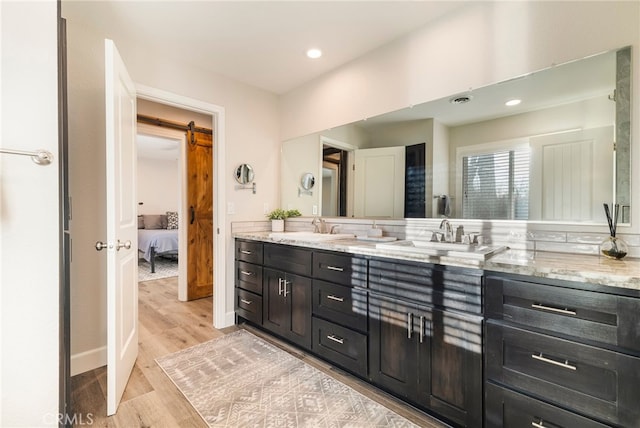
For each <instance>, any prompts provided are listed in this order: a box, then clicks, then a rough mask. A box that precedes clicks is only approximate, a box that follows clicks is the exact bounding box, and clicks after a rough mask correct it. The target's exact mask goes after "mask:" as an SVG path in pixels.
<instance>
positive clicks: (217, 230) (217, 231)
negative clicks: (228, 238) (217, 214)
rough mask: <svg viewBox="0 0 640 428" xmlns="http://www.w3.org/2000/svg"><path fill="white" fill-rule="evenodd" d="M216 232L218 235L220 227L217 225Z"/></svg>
mask: <svg viewBox="0 0 640 428" xmlns="http://www.w3.org/2000/svg"><path fill="white" fill-rule="evenodd" d="M216 233H217V234H218V235H220V228H219V227H218V228H217V229H216Z"/></svg>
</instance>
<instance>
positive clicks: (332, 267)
mask: <svg viewBox="0 0 640 428" xmlns="http://www.w3.org/2000/svg"><path fill="white" fill-rule="evenodd" d="M327 269H329V270H335V271H336V272H344V268H341V267H338V266H331V265H327Z"/></svg>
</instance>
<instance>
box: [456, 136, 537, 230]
mask: <svg viewBox="0 0 640 428" xmlns="http://www.w3.org/2000/svg"><path fill="white" fill-rule="evenodd" d="M529 157H530V156H529V149H528V148H527V149H517V150H508V151H507V150H504V151H496V152H494V153H486V154H480V155H473V156H465V157H463V158H462V174H463V176H462V180H463V183H462V186H463V188H462V190H463V202H462V214H463V217H464V218H477V219H487V218H490V219H507V220H527V219H528V218H529Z"/></svg>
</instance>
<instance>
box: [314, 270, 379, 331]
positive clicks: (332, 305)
mask: <svg viewBox="0 0 640 428" xmlns="http://www.w3.org/2000/svg"><path fill="white" fill-rule="evenodd" d="M313 314H314V315H318V316H320V317H322V318H327V319H330V320H332V321H333V322H335V323H338V324H342V325H344V326H348V327H350V328H354V329H356V330H360V331H365V332H366V330H367V293H366V292H365V291H364V290H359V289H357V288H351V287H345V286H344V285H336V284H331V283H328V282H324V281H319V280H317V279H314V280H313Z"/></svg>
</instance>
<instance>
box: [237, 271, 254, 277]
mask: <svg viewBox="0 0 640 428" xmlns="http://www.w3.org/2000/svg"><path fill="white" fill-rule="evenodd" d="M240 273H241V274H243V275H247V276H251V275H253V272H247V271H246V270H241V271H240Z"/></svg>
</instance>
